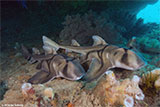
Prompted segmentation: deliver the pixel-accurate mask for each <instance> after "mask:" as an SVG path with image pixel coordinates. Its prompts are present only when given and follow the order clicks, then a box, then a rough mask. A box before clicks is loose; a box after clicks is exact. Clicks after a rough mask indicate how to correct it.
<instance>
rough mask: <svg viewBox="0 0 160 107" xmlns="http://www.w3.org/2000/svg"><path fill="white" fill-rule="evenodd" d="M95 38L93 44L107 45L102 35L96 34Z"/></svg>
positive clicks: (93, 37)
mask: <svg viewBox="0 0 160 107" xmlns="http://www.w3.org/2000/svg"><path fill="white" fill-rule="evenodd" d="M92 39H93V46H96V45H107V43H106V42H105V40H104V39H102V38H101V37H100V36H97V35H94V36H92Z"/></svg>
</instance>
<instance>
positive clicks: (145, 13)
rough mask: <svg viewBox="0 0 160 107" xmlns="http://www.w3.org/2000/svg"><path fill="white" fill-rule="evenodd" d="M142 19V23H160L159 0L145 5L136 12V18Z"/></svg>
mask: <svg viewBox="0 0 160 107" xmlns="http://www.w3.org/2000/svg"><path fill="white" fill-rule="evenodd" d="M139 18H142V19H144V23H149V22H154V23H157V24H160V0H158V2H156V3H155V4H152V5H147V6H146V7H145V8H144V9H143V10H141V11H140V12H139V13H138V14H137V19H139Z"/></svg>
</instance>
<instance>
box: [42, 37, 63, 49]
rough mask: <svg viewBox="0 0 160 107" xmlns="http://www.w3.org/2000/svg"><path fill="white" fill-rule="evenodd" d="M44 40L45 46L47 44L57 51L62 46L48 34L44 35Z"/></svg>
mask: <svg viewBox="0 0 160 107" xmlns="http://www.w3.org/2000/svg"><path fill="white" fill-rule="evenodd" d="M42 40H43V44H44V45H43V46H45V47H51V48H53V49H54V50H55V51H57V50H58V49H59V48H60V46H59V45H58V44H57V43H56V42H54V41H52V40H51V39H49V38H48V37H46V36H43V37H42Z"/></svg>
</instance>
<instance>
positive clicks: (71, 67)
mask: <svg viewBox="0 0 160 107" xmlns="http://www.w3.org/2000/svg"><path fill="white" fill-rule="evenodd" d="M21 47H22V54H23V56H24V57H25V59H27V60H28V61H29V63H31V64H34V63H36V62H38V65H37V67H36V68H37V69H38V70H40V71H39V72H37V73H36V74H34V75H33V76H32V77H31V78H30V79H29V80H28V83H32V84H43V83H46V82H48V81H51V80H53V79H55V78H58V77H62V78H65V79H67V80H72V81H73V80H79V79H81V78H82V77H83V76H84V75H85V70H84V69H83V67H82V65H81V64H80V63H79V61H78V60H77V59H75V58H71V57H68V56H66V55H63V54H41V53H40V52H39V50H38V49H36V48H32V51H33V52H32V53H31V52H29V50H28V49H27V48H26V47H25V46H23V45H22V46H21Z"/></svg>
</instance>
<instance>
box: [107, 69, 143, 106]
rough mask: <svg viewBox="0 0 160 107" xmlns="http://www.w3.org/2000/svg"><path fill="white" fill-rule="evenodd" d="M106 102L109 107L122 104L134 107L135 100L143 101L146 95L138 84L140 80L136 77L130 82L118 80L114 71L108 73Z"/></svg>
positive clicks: (128, 80)
mask: <svg viewBox="0 0 160 107" xmlns="http://www.w3.org/2000/svg"><path fill="white" fill-rule="evenodd" d="M106 74H107V76H106V83H105V88H106V92H105V94H106V101H107V103H108V104H109V105H115V104H121V105H124V106H126V107H133V105H134V100H143V99H144V94H143V92H142V90H141V89H140V88H139V86H138V84H139V81H140V78H139V77H138V76H136V75H134V76H133V78H132V79H131V80H130V79H129V78H127V79H124V80H123V81H118V80H116V77H115V74H114V73H113V71H107V72H106Z"/></svg>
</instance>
